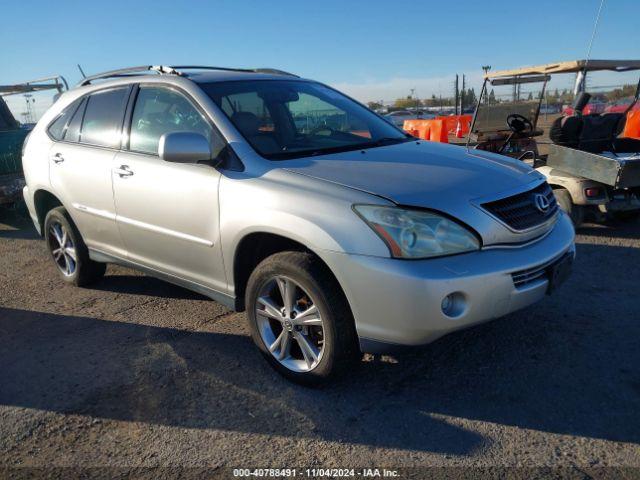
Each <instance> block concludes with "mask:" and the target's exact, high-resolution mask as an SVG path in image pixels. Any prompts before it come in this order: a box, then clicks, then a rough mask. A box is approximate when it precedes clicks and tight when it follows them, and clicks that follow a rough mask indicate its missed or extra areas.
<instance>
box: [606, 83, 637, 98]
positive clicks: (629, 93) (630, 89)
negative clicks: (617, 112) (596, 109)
mask: <svg viewBox="0 0 640 480" xmlns="http://www.w3.org/2000/svg"><path fill="white" fill-rule="evenodd" d="M635 93H636V86H635V85H623V86H622V88H616V89H614V90H612V91H610V92H609V93H608V94H607V98H608V99H609V100H611V101H616V100H621V99H623V98H626V97H633V96H634V95H635Z"/></svg>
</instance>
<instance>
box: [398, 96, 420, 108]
mask: <svg viewBox="0 0 640 480" xmlns="http://www.w3.org/2000/svg"><path fill="white" fill-rule="evenodd" d="M419 105H420V101H419V100H416V99H414V98H411V96H410V95H409V96H408V97H406V98H398V99H396V101H395V102H393V106H394V107H396V108H409V107H415V106H419Z"/></svg>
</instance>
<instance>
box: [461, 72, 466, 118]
mask: <svg viewBox="0 0 640 480" xmlns="http://www.w3.org/2000/svg"><path fill="white" fill-rule="evenodd" d="M465 80H466V79H465V76H464V73H463V74H462V90H461V91H460V115H462V114H463V112H464V96H465V92H466V90H465V85H466V81H465Z"/></svg>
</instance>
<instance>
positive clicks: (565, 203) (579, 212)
mask: <svg viewBox="0 0 640 480" xmlns="http://www.w3.org/2000/svg"><path fill="white" fill-rule="evenodd" d="M553 193H554V195H555V196H556V201H557V202H558V206H559V207H560V208H561V209H562V210H563V211H564V212H565V213H566V214H567V215H569V218H570V219H571V221H572V222H573V226H574V227H575V228H578V227H579V226H580V225H581V224H582V222H583V221H584V207H583V206H582V205H576V204H575V203H573V200H572V198H571V194H570V193H569V190H567V189H566V188H556V189H554V190H553Z"/></svg>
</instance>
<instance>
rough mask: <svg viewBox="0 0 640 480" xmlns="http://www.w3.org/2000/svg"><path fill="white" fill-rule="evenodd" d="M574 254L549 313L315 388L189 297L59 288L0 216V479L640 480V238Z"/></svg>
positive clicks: (587, 232) (173, 290)
mask: <svg viewBox="0 0 640 480" xmlns="http://www.w3.org/2000/svg"><path fill="white" fill-rule="evenodd" d="M577 242H578V259H577V261H576V264H575V272H574V274H573V276H572V277H571V278H570V279H569V281H568V282H567V283H566V284H565V285H564V286H563V287H562V288H561V289H560V291H558V292H557V293H556V294H555V295H554V296H552V297H548V298H546V299H545V300H544V301H543V302H541V303H540V304H538V305H535V306H533V307H531V308H529V309H527V310H525V311H523V312H519V313H516V314H513V315H510V316H508V317H505V318H502V319H499V320H496V321H494V322H490V323H487V324H484V325H482V326H479V327H476V328H473V329H470V330H466V331H462V332H458V333H455V334H452V335H450V336H448V337H445V338H443V339H441V340H439V341H437V342H436V343H434V344H432V345H430V346H428V347H426V348H424V349H421V350H419V351H415V352H411V353H408V354H403V355H401V356H398V357H394V358H390V357H383V358H375V359H373V358H369V359H366V361H363V363H362V365H361V368H360V369H359V370H357V371H354V372H353V373H352V375H351V376H350V377H349V378H347V379H344V380H341V381H340V382H338V383H336V384H334V385H331V386H329V387H325V388H323V389H316V390H310V389H305V388H302V387H298V386H295V385H292V384H290V383H288V382H286V381H284V380H283V379H281V378H280V377H279V376H278V375H277V374H276V373H274V372H273V371H272V370H271V369H270V368H269V367H268V366H267V365H266V363H265V362H264V361H263V360H262V358H260V356H259V354H258V353H257V350H256V349H255V348H254V347H253V345H252V343H251V340H250V338H249V336H248V331H247V328H246V326H245V318H244V315H242V314H236V313H233V312H229V311H228V310H226V309H225V308H224V307H222V306H221V305H219V304H217V303H215V302H213V301H209V300H207V299H205V298H204V297H201V296H199V295H197V294H193V293H191V292H189V291H186V290H183V289H181V288H178V287H174V286H172V285H169V284H167V283H164V282H162V281H159V280H155V279H152V278H149V277H146V276H144V275H141V274H138V273H136V272H134V271H131V270H128V269H125V268H120V267H114V266H109V268H108V272H107V276H106V277H105V279H104V281H102V282H101V283H99V284H97V285H95V286H94V287H92V288H88V289H78V288H73V287H69V286H66V285H65V284H63V283H62V282H61V281H60V280H59V279H58V276H57V273H56V271H55V270H54V266H53V264H52V262H51V261H50V260H49V257H48V255H47V253H46V251H45V246H44V244H43V242H42V241H40V240H39V239H38V238H36V235H35V231H34V230H33V227H32V226H31V225H30V224H29V223H28V221H27V220H25V219H23V218H21V217H20V216H18V215H16V214H15V213H10V212H7V211H4V210H3V211H0V467H13V466H82V467H88V466H121V467H132V466H158V465H161V466H197V467H230V466H241V467H267V466H272V467H293V466H298V467H302V466H304V467H311V466H316V467H319V466H322V467H345V466H349V467H416V466H445V465H449V466H491V465H493V466H496V465H497V466H536V467H540V466H552V467H556V466H566V467H573V468H575V469H583V468H596V467H598V466H632V467H636V468H640V373H639V367H640V288H639V286H640V268H639V267H640V223H632V224H626V225H625V224H621V225H615V226H595V225H593V226H591V225H590V226H587V227H586V228H584V229H582V231H581V232H579V235H578V238H577ZM633 471H634V472H636V473H637V472H639V471H640V470H633Z"/></svg>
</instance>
